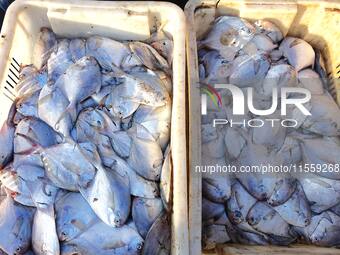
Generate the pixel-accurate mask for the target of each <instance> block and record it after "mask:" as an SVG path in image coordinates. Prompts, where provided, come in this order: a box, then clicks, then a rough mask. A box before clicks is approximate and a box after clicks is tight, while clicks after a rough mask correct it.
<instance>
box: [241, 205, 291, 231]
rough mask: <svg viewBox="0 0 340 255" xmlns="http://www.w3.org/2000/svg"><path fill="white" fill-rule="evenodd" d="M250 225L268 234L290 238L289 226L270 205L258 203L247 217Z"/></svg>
mask: <svg viewBox="0 0 340 255" xmlns="http://www.w3.org/2000/svg"><path fill="white" fill-rule="evenodd" d="M247 221H248V223H249V224H250V225H251V226H252V227H254V228H255V229H256V230H258V231H261V232H263V233H266V234H271V235H276V236H282V237H289V236H290V235H289V225H288V223H286V222H285V221H284V220H283V219H282V217H281V216H280V215H279V214H278V213H277V212H276V211H275V210H274V209H272V208H271V207H270V206H269V205H267V204H266V203H264V202H257V203H256V204H255V205H253V207H252V208H251V209H250V211H249V212H248V215H247Z"/></svg>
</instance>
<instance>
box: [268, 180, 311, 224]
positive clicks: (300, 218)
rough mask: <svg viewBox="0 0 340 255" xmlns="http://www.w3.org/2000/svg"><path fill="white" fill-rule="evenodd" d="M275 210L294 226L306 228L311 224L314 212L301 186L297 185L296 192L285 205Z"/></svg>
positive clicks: (276, 207)
mask: <svg viewBox="0 0 340 255" xmlns="http://www.w3.org/2000/svg"><path fill="white" fill-rule="evenodd" d="M273 209H274V210H275V211H277V212H278V213H279V214H280V216H281V217H282V218H283V219H284V220H285V221H286V222H288V223H289V224H291V225H293V226H298V227H306V226H308V225H309V224H310V222H311V218H312V212H311V210H310V206H309V202H308V200H307V198H306V195H305V193H304V191H303V189H302V187H301V185H300V184H298V185H297V187H296V190H295V192H294V193H293V194H292V196H291V197H290V198H289V199H288V200H287V201H286V202H285V203H283V204H281V205H279V206H275V207H273Z"/></svg>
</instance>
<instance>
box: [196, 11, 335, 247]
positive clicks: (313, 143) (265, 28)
mask: <svg viewBox="0 0 340 255" xmlns="http://www.w3.org/2000/svg"><path fill="white" fill-rule="evenodd" d="M198 56H199V75H200V82H201V84H202V86H204V87H207V86H210V87H213V85H214V84H233V85H236V86H237V87H238V88H240V89H242V91H246V90H247V88H249V87H251V88H253V92H254V93H253V104H254V106H256V107H255V108H256V109H262V110H264V109H268V108H269V107H270V106H271V101H272V90H273V88H277V89H278V90H279V89H281V88H283V87H298V88H305V89H308V90H309V91H310V92H311V100H310V101H309V102H307V103H305V104H304V107H306V108H307V109H308V110H309V111H310V112H311V115H308V116H306V115H303V114H301V112H300V110H298V109H296V108H294V109H292V108H290V109H289V108H288V109H287V118H289V119H294V120H296V121H297V124H298V125H297V126H296V127H284V126H282V125H280V124H279V125H275V126H274V127H272V126H271V125H270V124H268V123H270V122H265V124H264V126H262V127H251V126H241V125H240V126H237V125H235V126H233V127H231V126H230V123H229V124H228V125H216V127H214V126H213V120H214V119H227V120H231V119H233V120H234V121H235V120H236V121H238V122H241V119H246V120H248V119H253V118H256V119H264V118H265V117H267V118H268V117H269V118H270V119H278V120H281V119H282V118H284V117H285V116H282V115H281V113H280V109H279V110H277V111H276V112H275V113H274V114H272V115H271V116H257V115H255V114H252V113H251V112H250V111H248V112H246V114H245V115H244V116H240V115H234V114H233V111H232V106H233V102H232V98H231V93H229V91H227V90H223V89H222V90H221V89H216V91H217V92H218V93H219V95H220V97H221V102H222V103H221V105H220V106H219V107H216V106H215V104H213V100H208V103H207V104H208V106H207V107H208V111H207V114H206V115H202V126H201V131H202V165H216V164H219V165H222V166H223V165H234V166H238V167H240V166H254V165H261V164H263V165H267V164H270V165H273V166H289V165H296V166H299V165H302V166H304V165H306V164H308V165H309V166H312V165H313V164H315V165H314V170H316V167H318V166H320V165H322V169H323V170H325V171H321V172H318V171H314V172H313V171H310V173H308V174H307V173H301V174H300V169H297V171H296V172H295V171H291V172H288V173H285V174H284V173H275V172H274V173H271V174H263V173H258V172H250V173H241V172H240V171H236V172H235V173H225V174H223V173H221V174H210V173H209V172H208V171H207V172H205V173H203V179H202V193H203V194H202V195H203V201H202V214H203V215H202V220H203V231H202V243H203V247H204V248H205V249H212V248H214V247H215V246H216V244H220V243H226V242H234V243H241V244H257V245H267V244H275V245H288V244H291V243H295V242H298V243H307V244H314V245H320V246H340V173H339V169H338V167H339V159H340V140H339V135H340V109H339V107H338V105H337V104H336V102H335V101H334V100H333V98H332V96H331V95H330V94H329V92H328V87H327V86H328V83H327V81H326V80H325V79H324V78H325V72H324V68H323V62H322V58H321V55H320V53H319V52H318V51H315V50H314V49H313V48H312V46H311V45H310V44H308V43H307V42H306V41H304V40H302V39H299V38H294V37H284V36H283V34H282V32H281V31H280V29H279V28H278V27H277V26H276V25H275V24H273V23H271V22H269V21H265V20H258V21H256V22H255V23H250V22H248V21H247V20H244V19H242V18H238V17H232V16H221V17H219V18H217V19H216V20H215V22H214V23H213V24H212V27H211V29H210V30H209V31H208V32H207V34H206V35H205V37H204V38H203V39H202V40H200V41H199V42H198ZM278 97H279V100H280V94H279V95H278ZM292 97H294V95H292ZM216 101H217V100H216ZM279 105H280V103H279ZM277 123H279V122H277ZM332 167H333V171H332V169H331V168H332ZM310 169H312V167H311V168H310ZM336 169H337V170H336ZM319 170H320V169H319Z"/></svg>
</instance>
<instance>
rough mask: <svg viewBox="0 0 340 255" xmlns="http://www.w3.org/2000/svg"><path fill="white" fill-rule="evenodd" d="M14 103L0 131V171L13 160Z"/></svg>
mask: <svg viewBox="0 0 340 255" xmlns="http://www.w3.org/2000/svg"><path fill="white" fill-rule="evenodd" d="M15 112H16V110H15V103H14V104H13V105H12V106H11V108H10V110H9V113H8V117H7V120H6V121H5V122H4V123H3V124H2V127H1V129H0V144H1V146H0V169H2V168H4V167H5V166H6V165H7V164H8V163H9V162H10V161H11V160H12V158H13V151H14V143H13V139H14V132H15V126H14V123H13V118H14V116H15Z"/></svg>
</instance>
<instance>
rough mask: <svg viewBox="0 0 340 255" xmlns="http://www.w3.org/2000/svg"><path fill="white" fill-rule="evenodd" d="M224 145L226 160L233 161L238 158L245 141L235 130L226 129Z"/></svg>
mask: <svg viewBox="0 0 340 255" xmlns="http://www.w3.org/2000/svg"><path fill="white" fill-rule="evenodd" d="M224 143H225V146H226V156H227V158H229V159H230V160H235V159H237V158H238V157H239V155H240V154H241V151H242V150H243V148H244V146H245V145H246V140H245V139H244V138H243V137H242V136H241V135H240V133H239V132H238V130H237V129H235V128H227V130H226V133H225V136H224Z"/></svg>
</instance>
